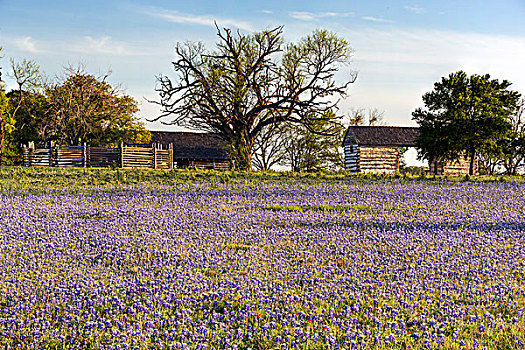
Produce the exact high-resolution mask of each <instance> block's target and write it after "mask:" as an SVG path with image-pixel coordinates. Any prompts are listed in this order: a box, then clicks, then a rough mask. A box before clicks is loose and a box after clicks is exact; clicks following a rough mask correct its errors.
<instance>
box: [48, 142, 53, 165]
mask: <svg viewBox="0 0 525 350" xmlns="http://www.w3.org/2000/svg"><path fill="white" fill-rule="evenodd" d="M52 166H53V146H52V145H51V144H49V167H50V168H51V167H52Z"/></svg>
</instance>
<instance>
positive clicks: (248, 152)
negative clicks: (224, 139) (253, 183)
mask: <svg viewBox="0 0 525 350" xmlns="http://www.w3.org/2000/svg"><path fill="white" fill-rule="evenodd" d="M252 146H253V140H247V137H246V136H244V135H242V136H241V137H240V139H239V140H238V141H236V142H235V144H234V145H233V147H234V150H233V151H234V157H235V162H236V167H237V169H239V170H241V171H252Z"/></svg>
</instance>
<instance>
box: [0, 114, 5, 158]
mask: <svg viewBox="0 0 525 350" xmlns="http://www.w3.org/2000/svg"><path fill="white" fill-rule="evenodd" d="M4 137H5V122H4V117H3V115H2V112H0V166H2V160H3V155H4Z"/></svg>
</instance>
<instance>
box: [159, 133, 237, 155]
mask: <svg viewBox="0 0 525 350" xmlns="http://www.w3.org/2000/svg"><path fill="white" fill-rule="evenodd" d="M151 142H153V143H160V144H163V145H169V144H170V143H171V144H173V159H174V160H228V159H229V158H228V154H227V152H226V143H225V142H224V141H223V140H222V139H221V138H220V137H219V135H217V134H213V133H198V132H185V131H151Z"/></svg>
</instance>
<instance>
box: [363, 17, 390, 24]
mask: <svg viewBox="0 0 525 350" xmlns="http://www.w3.org/2000/svg"><path fill="white" fill-rule="evenodd" d="M361 19H364V20H365V21H370V22H378V23H394V21H391V20H389V19H384V18H378V17H372V16H365V17H361Z"/></svg>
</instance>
